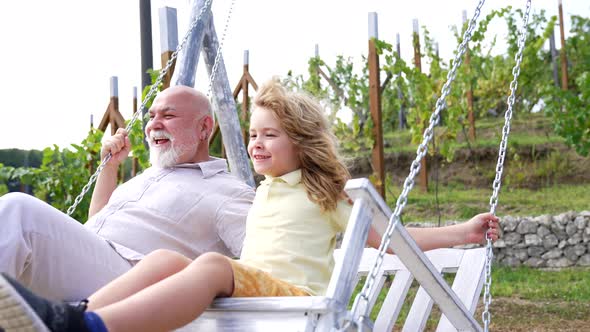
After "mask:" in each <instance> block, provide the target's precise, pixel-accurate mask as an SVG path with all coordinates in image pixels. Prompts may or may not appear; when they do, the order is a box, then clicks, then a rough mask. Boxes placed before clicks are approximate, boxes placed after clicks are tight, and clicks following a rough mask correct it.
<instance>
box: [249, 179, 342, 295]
mask: <svg viewBox="0 0 590 332" xmlns="http://www.w3.org/2000/svg"><path fill="white" fill-rule="evenodd" d="M351 209H352V206H351V205H350V204H349V203H348V202H346V201H341V202H339V203H338V206H337V208H336V210H334V211H331V212H321V209H320V206H319V205H317V204H315V203H313V202H312V201H310V200H309V199H308V198H307V193H306V192H305V188H304V186H303V184H302V183H301V170H296V171H293V172H291V173H288V174H285V175H283V176H281V177H276V178H275V177H270V176H267V177H266V179H265V180H264V181H262V182H261V183H260V186H259V187H258V189H257V190H256V197H255V198H254V204H253V205H252V208H251V209H250V212H249V213H248V219H247V222H246V238H245V239H244V247H243V249H242V255H241V257H240V262H242V263H244V264H247V265H250V266H253V267H256V268H258V269H260V270H263V271H265V272H268V273H270V274H271V275H272V276H273V277H275V278H279V279H281V280H284V281H287V282H289V283H291V284H293V285H295V286H298V287H301V288H303V289H305V290H306V291H308V292H309V293H310V294H312V295H324V294H325V292H326V289H327V287H328V283H329V281H330V276H331V274H332V269H333V268H334V258H333V253H334V247H335V245H336V234H337V233H340V232H344V230H345V228H346V224H347V222H348V217H349V215H350V211H351Z"/></svg>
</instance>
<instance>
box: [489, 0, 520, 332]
mask: <svg viewBox="0 0 590 332" xmlns="http://www.w3.org/2000/svg"><path fill="white" fill-rule="evenodd" d="M530 11H531V0H527V3H526V9H525V13H524V14H523V19H522V27H521V29H520V31H519V36H518V52H517V53H516V54H515V55H514V60H515V61H516V64H515V65H514V67H513V68H512V77H513V78H512V82H510V96H509V97H508V100H507V104H508V107H507V109H506V113H505V114H504V119H505V120H504V127H503V128H502V140H501V141H500V148H499V151H498V163H497V164H496V177H495V178H494V182H493V184H492V187H493V193H492V196H491V197H490V213H491V214H495V213H496V205H497V204H498V194H499V193H500V186H501V184H502V173H503V171H504V159H505V156H506V145H507V144H508V135H509V134H510V121H511V119H512V108H513V106H514V101H515V99H516V88H517V87H518V76H519V75H520V64H521V62H522V56H523V51H524V44H525V41H526V36H527V26H528V22H529V14H530ZM493 259H494V252H493V250H492V239H491V238H490V237H489V235H488V234H486V261H485V282H484V296H483V302H484V310H483V313H482V314H481V318H482V320H483V323H484V331H486V332H487V331H489V328H490V322H491V319H492V314H491V313H490V304H491V303H492V294H491V292H490V287H491V285H492V261H493Z"/></svg>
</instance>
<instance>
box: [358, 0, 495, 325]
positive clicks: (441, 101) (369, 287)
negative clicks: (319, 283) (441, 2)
mask: <svg viewBox="0 0 590 332" xmlns="http://www.w3.org/2000/svg"><path fill="white" fill-rule="evenodd" d="M484 3H485V0H480V1H479V3H478V5H477V7H476V8H475V12H474V14H473V17H472V18H471V21H469V25H468V27H467V29H466V30H465V33H464V34H463V41H462V42H461V44H460V45H459V47H458V48H457V53H456V54H455V58H454V60H453V64H452V67H451V70H450V71H449V72H448V74H447V81H446V82H445V84H444V85H443V87H442V89H441V95H440V97H439V98H438V100H437V101H436V106H435V111H434V112H433V113H432V115H431V116H430V122H429V125H428V128H426V130H425V131H424V133H423V140H422V143H421V144H420V145H419V146H418V149H417V151H416V159H414V161H413V162H412V164H411V166H410V174H409V175H408V177H407V178H406V180H405V181H404V187H403V190H402V193H401V194H400V196H399V197H398V199H397V202H396V206H395V210H394V211H393V214H392V215H391V218H390V219H389V224H388V225H387V229H386V230H385V233H384V234H383V238H382V239H381V245H380V246H379V255H378V256H377V259H376V260H375V263H374V265H373V267H372V268H371V270H370V272H369V274H368V276H367V279H366V280H365V284H364V285H363V288H362V290H361V292H360V293H359V294H358V295H357V297H356V299H355V301H354V305H353V308H352V311H353V313H355V315H354V317H358V316H357V315H356V311H358V310H359V308H360V305H361V304H360V302H361V301H363V302H364V303H365V305H364V312H363V315H361V316H368V315H369V306H368V305H367V304H368V301H369V298H368V294H370V293H371V292H372V291H373V287H374V285H375V281H376V277H377V271H379V268H380V267H381V264H382V262H383V259H384V256H385V252H386V250H387V248H388V247H389V243H390V242H391V236H392V235H393V230H394V229H395V227H396V226H397V223H398V222H399V219H400V215H401V212H402V210H403V208H404V206H405V205H406V203H407V202H408V194H409V192H410V191H411V190H412V187H413V186H414V179H415V177H416V174H418V172H419V171H420V161H421V160H422V158H424V156H426V153H427V152H428V143H429V142H430V140H432V136H433V134H434V126H436V125H437V124H438V122H439V120H440V113H441V111H442V110H443V109H444V107H445V105H446V104H445V100H446V98H447V96H448V95H449V93H450V91H451V84H452V83H453V81H454V80H455V77H456V76H457V69H458V68H459V66H460V65H461V63H462V62H463V55H464V54H465V52H466V50H467V44H468V43H469V41H470V40H471V37H472V33H473V31H474V30H475V24H476V22H477V18H478V17H479V14H480V13H481V7H482V6H483V4H484Z"/></svg>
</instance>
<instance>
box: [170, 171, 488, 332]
mask: <svg viewBox="0 0 590 332" xmlns="http://www.w3.org/2000/svg"><path fill="white" fill-rule="evenodd" d="M345 190H346V192H347V193H348V195H349V196H350V197H351V198H352V199H353V200H354V206H353V210H352V213H351V216H350V219H349V223H348V226H347V229H346V232H345V234H344V238H343V241H342V246H341V248H340V249H338V250H337V251H336V253H335V260H336V263H335V267H334V272H333V274H332V278H331V279H330V284H329V287H328V290H327V292H326V295H325V296H307V297H258V298H223V299H217V300H215V302H214V303H213V304H212V305H211V307H210V308H209V309H208V310H207V311H206V312H205V313H203V315H202V316H201V317H199V318H198V319H197V320H195V321H193V322H192V323H190V324H189V325H187V326H185V327H183V328H182V329H180V330H179V331H281V332H286V331H355V330H367V331H371V330H374V331H391V330H392V328H393V326H394V324H395V323H396V320H397V318H398V315H399V313H400V309H401V307H402V305H403V303H404V300H405V297H406V295H407V293H408V290H409V288H410V286H411V284H412V281H413V280H414V279H416V280H417V281H418V282H419V284H420V285H421V286H420V288H419V290H418V292H417V294H416V296H415V298H414V302H413V304H412V307H411V309H410V311H409V313H408V316H407V319H406V321H405V325H404V327H403V331H422V330H423V329H424V327H425V325H426V321H427V319H428V317H429V315H430V312H431V309H432V307H433V303H437V305H438V306H439V308H440V310H441V311H442V313H443V314H444V315H442V318H441V320H440V322H439V324H438V328H437V331H457V330H459V331H481V330H482V328H481V327H480V325H479V323H478V322H477V321H476V320H475V318H474V317H473V313H474V311H475V308H476V305H477V302H478V300H479V295H480V293H481V289H482V285H483V280H484V267H485V248H478V249H466V250H465V249H437V250H431V251H428V252H426V253H423V252H422V251H421V250H420V249H419V248H418V246H417V244H416V243H415V241H414V240H413V239H412V237H411V236H410V235H409V234H408V232H407V231H406V229H405V228H404V227H403V225H402V224H401V223H398V224H397V225H396V227H395V228H394V230H393V235H392V238H391V242H390V245H389V247H390V248H391V249H392V250H393V251H394V252H395V253H396V255H388V254H386V255H385V256H384V260H383V264H382V265H381V268H380V269H379V270H377V271H376V274H374V275H375V276H376V277H375V282H376V286H377V287H375V288H374V289H373V292H371V293H369V294H367V295H368V296H367V299H366V301H363V304H362V305H360V306H359V307H360V310H356V311H354V312H353V311H351V310H349V308H348V304H349V302H350V299H351V295H352V293H353V290H354V288H355V286H356V284H357V282H358V280H359V278H360V277H362V276H365V275H367V274H368V273H370V270H371V268H372V266H373V265H374V262H375V259H376V258H377V256H378V251H377V250H375V249H372V248H365V243H366V240H367V235H368V232H369V227H370V226H371V225H373V228H374V229H375V230H376V231H377V232H378V233H379V234H380V235H382V234H383V233H384V232H385V230H386V228H387V224H388V222H389V217H390V216H391V213H392V212H391V210H390V209H389V207H388V206H387V205H386V204H385V202H384V201H383V199H382V198H381V197H380V196H379V194H378V193H377V191H376V190H375V189H374V187H373V186H372V185H371V183H370V182H369V181H368V180H367V179H354V180H350V181H348V183H347V185H346V188H345ZM444 272H455V273H456V276H455V278H454V282H453V285H452V289H451V287H450V286H449V285H448V284H447V282H446V281H445V280H444V279H443V277H442V276H441V273H444ZM391 275H393V276H394V279H393V281H392V283H391V286H390V288H389V291H388V293H387V297H386V298H385V301H384V302H383V305H382V307H381V310H380V311H379V313H378V316H377V318H376V320H375V322H374V323H373V322H372V321H371V320H370V319H369V317H365V316H364V312H371V311H372V308H373V306H374V304H375V302H376V299H377V296H378V295H379V293H380V292H381V289H382V287H383V286H384V285H385V284H386V283H385V281H386V279H387V277H388V276H391ZM365 309H367V310H365Z"/></svg>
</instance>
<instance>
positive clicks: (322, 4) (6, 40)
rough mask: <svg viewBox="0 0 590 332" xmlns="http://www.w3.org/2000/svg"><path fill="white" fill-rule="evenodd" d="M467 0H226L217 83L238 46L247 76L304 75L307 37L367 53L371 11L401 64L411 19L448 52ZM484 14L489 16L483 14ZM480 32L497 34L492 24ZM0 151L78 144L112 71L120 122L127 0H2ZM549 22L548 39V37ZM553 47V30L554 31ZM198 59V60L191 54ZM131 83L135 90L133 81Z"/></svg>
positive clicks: (127, 110) (133, 69) (583, 1)
mask: <svg viewBox="0 0 590 332" xmlns="http://www.w3.org/2000/svg"><path fill="white" fill-rule="evenodd" d="M487 2H488V3H486V4H485V5H484V7H483V11H482V17H483V15H485V14H486V13H489V11H490V10H492V9H500V8H503V7H505V6H507V5H509V4H512V5H513V6H514V7H518V6H522V8H524V5H525V1H518V2H517V1H509V0H488V1H487ZM230 4H231V0H214V1H213V15H214V20H215V22H216V30H217V35H218V36H219V37H220V38H221V36H222V34H223V27H224V26H225V22H226V17H227V14H228V9H229V7H230ZM476 5H477V1H438V0H413V1H393V0H382V1H377V0H363V1H352V0H340V1H338V0H321V1H320V0H297V1H293V0H282V1H277V0H235V4H234V7H233V10H232V14H231V20H230V21H229V25H228V30H227V36H226V39H225V42H224V45H223V50H222V53H223V58H224V62H225V67H226V70H227V73H228V78H229V84H230V86H231V88H232V90H233V88H234V87H235V86H236V84H237V83H238V80H239V78H240V77H241V75H242V68H243V54H244V50H248V51H249V54H250V73H251V75H252V76H253V77H254V79H255V80H256V81H257V83H258V84H260V83H262V82H264V81H265V80H267V79H269V78H271V77H272V76H274V75H279V76H284V75H286V74H287V72H288V71H289V70H292V71H293V73H294V74H302V75H305V74H306V73H307V62H308V60H309V58H310V57H312V56H314V54H315V45H316V44H317V45H318V47H319V54H320V56H321V57H322V59H323V60H325V61H326V62H327V64H328V65H331V64H333V63H334V62H335V59H336V56H337V55H344V56H347V57H348V56H350V57H353V58H355V59H360V56H361V55H363V54H365V55H366V54H367V41H368V13H369V12H376V13H377V14H378V28H379V32H378V34H379V38H380V39H383V40H385V41H388V42H390V43H395V39H396V33H399V34H400V37H401V43H400V44H401V50H402V52H401V54H402V58H404V59H405V60H406V61H411V58H412V56H413V55H412V54H413V53H412V52H413V51H412V49H411V48H410V45H411V34H412V21H413V19H418V21H419V24H420V26H426V27H427V29H428V30H429V31H430V32H431V35H432V37H433V38H434V39H435V40H436V41H437V42H438V43H439V45H440V54H441V56H442V57H443V59H446V60H448V59H449V58H450V57H451V56H452V53H453V50H454V48H455V47H456V40H455V38H454V36H453V34H452V31H451V29H450V27H451V26H453V25H458V24H461V22H462V12H463V10H466V11H467V15H468V17H471V15H472V14H473V10H474V9H475V6H476ZM164 6H169V7H174V8H177V11H178V26H179V27H178V31H179V39H182V37H183V36H184V34H185V33H186V28H187V26H188V23H189V22H188V19H189V13H190V1H188V0H152V1H151V10H152V37H153V61H154V67H156V68H160V67H161V65H160V54H161V50H160V41H159V40H160V37H159V19H158V9H159V8H161V7H164ZM557 8H558V0H536V1H533V11H536V12H538V11H539V10H541V9H544V10H545V11H546V12H547V14H548V15H557ZM563 9H564V16H565V17H566V21H565V30H566V35H567V32H569V29H570V19H569V16H570V15H571V14H576V15H581V16H584V17H590V2H588V1H587V0H563ZM494 22H495V23H494ZM494 22H493V23H492V24H491V25H490V28H489V29H488V34H490V38H491V35H493V34H497V35H498V37H499V39H502V38H503V37H504V35H505V33H506V31H505V23H504V22H503V21H494ZM0 31H2V33H1V34H0V44H1V45H2V49H3V51H2V52H0V63H1V64H2V74H3V75H2V76H3V77H2V79H0V101H1V103H2V104H1V105H2V106H1V111H0V112H1V113H0V114H1V116H0V119H1V120H0V149H7V148H20V149H43V148H45V147H48V146H51V145H53V144H57V145H59V146H60V147H67V146H69V145H70V144H72V143H79V142H80V141H81V140H82V139H83V138H84V137H85V136H86V134H87V132H88V128H89V126H90V117H91V115H93V116H94V124H95V126H96V125H98V123H99V122H100V119H101V118H102V116H103V114H104V112H105V110H106V108H107V105H108V102H109V81H110V77H111V76H117V77H118V82H119V83H118V85H119V108H120V111H121V114H122V115H123V117H125V118H126V119H129V118H130V117H131V114H132V100H133V99H132V98H133V95H132V93H133V87H139V86H140V85H141V57H140V51H141V49H140V27H139V1H138V0H125V1H122V0H101V1H86V0H54V1H45V0H29V1H16V0H8V1H2V2H1V3H0ZM558 33H559V31H558V29H556V38H559V34H558ZM557 44H558V45H559V39H557ZM201 59H202V58H201ZM207 83H208V81H207V77H206V75H205V66H204V63H203V62H202V60H201V62H200V63H199V65H198V68H197V82H196V87H197V88H198V89H201V90H203V91H206V89H207ZM138 89H139V88H138Z"/></svg>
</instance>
